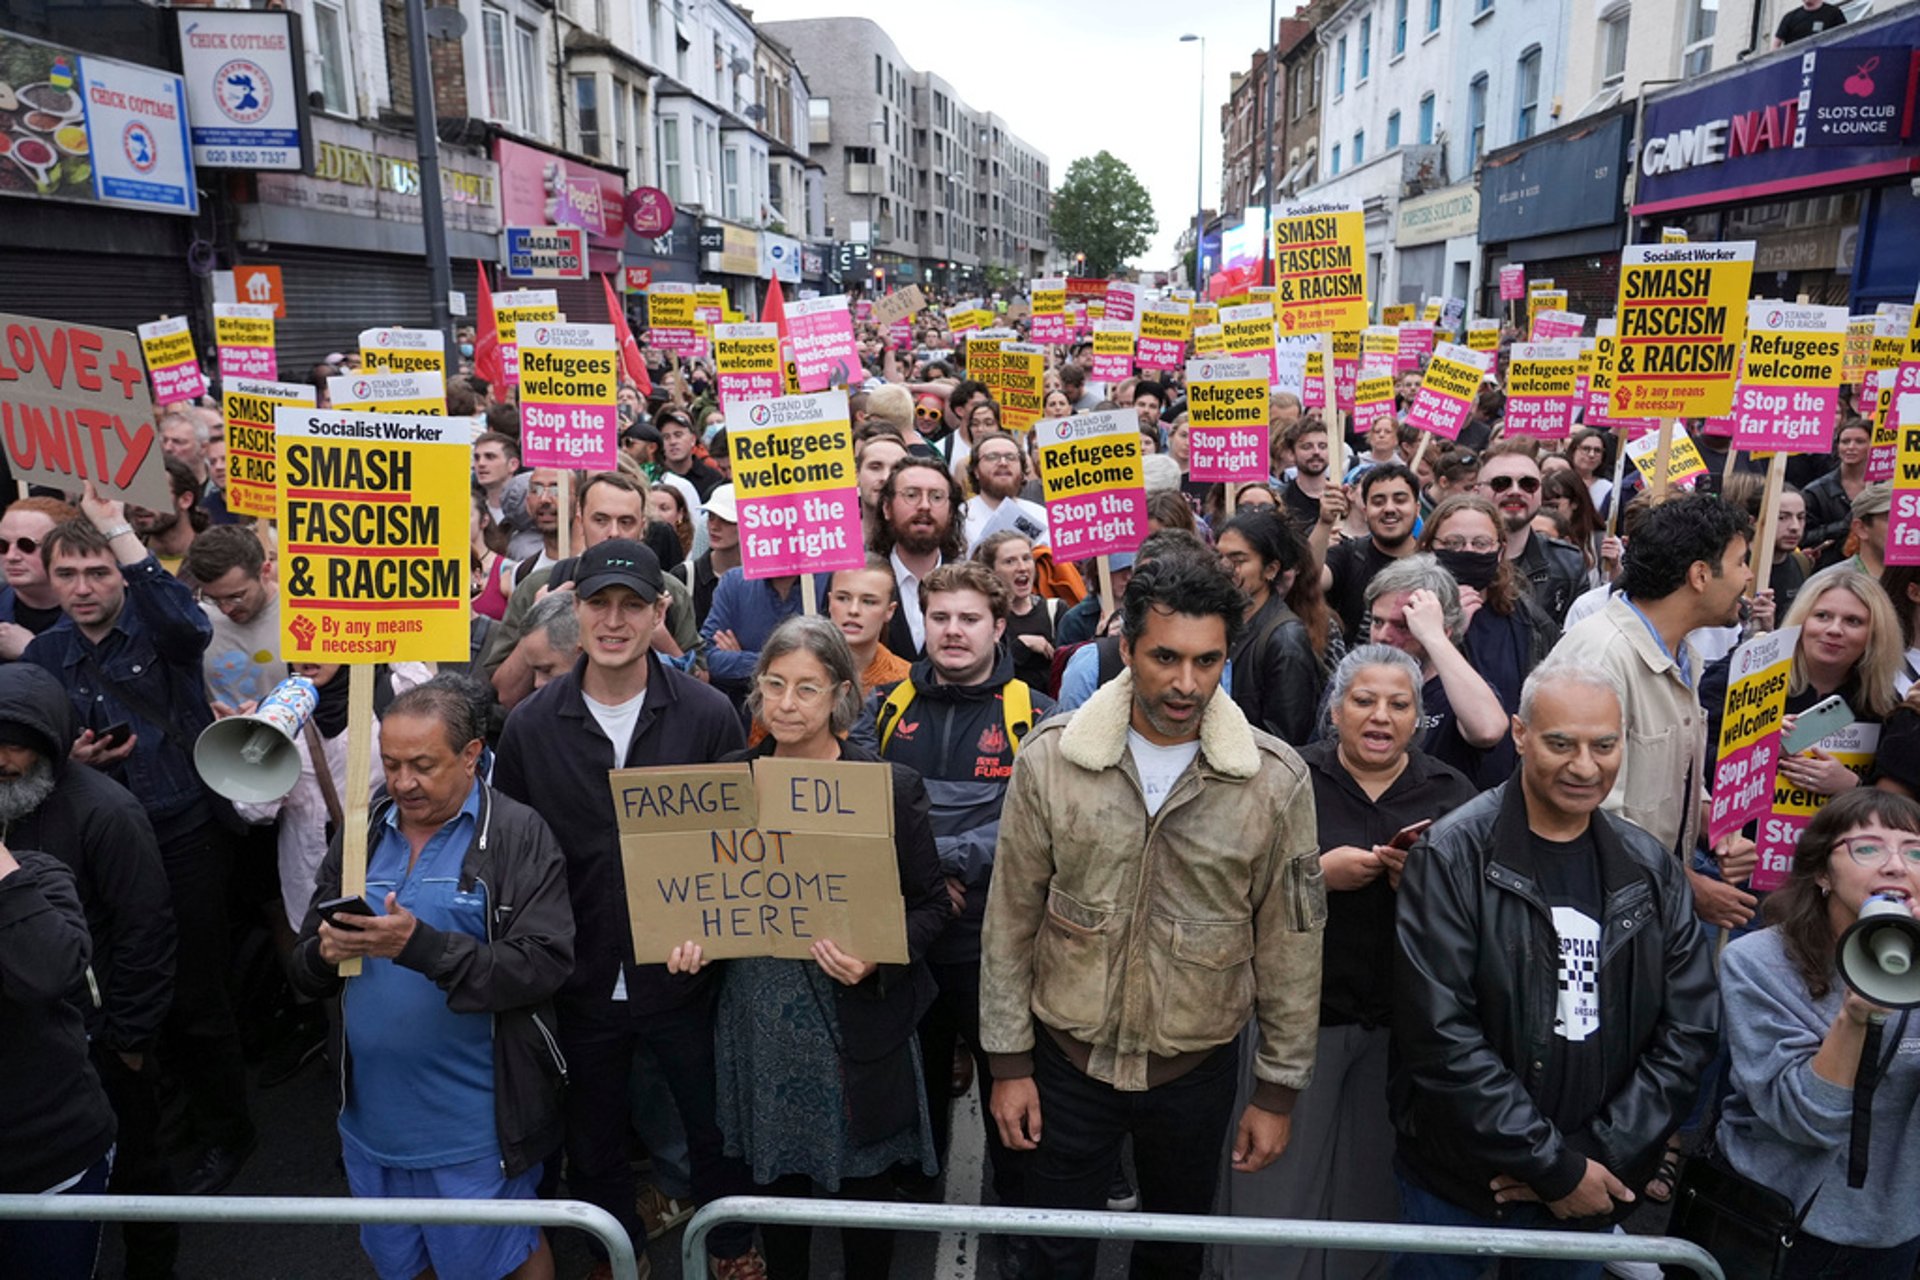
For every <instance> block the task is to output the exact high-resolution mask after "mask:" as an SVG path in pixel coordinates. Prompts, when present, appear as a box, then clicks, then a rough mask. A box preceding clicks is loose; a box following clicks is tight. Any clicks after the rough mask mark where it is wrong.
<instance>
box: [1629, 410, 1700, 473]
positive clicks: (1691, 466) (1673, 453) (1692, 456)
mask: <svg viewBox="0 0 1920 1280" xmlns="http://www.w3.org/2000/svg"><path fill="white" fill-rule="evenodd" d="M1627 460H1628V461H1629V462H1631V463H1633V465H1634V469H1635V470H1637V471H1639V473H1640V477H1641V479H1643V480H1645V481H1646V482H1647V484H1648V485H1649V486H1652V485H1653V483H1654V469H1655V468H1656V467H1657V466H1658V465H1659V461H1660V435H1659V433H1658V432H1654V433H1652V434H1649V435H1644V436H1638V437H1636V438H1634V439H1632V440H1629V441H1627ZM1705 474H1707V460H1706V459H1705V458H1702V457H1701V456H1700V447H1699V446H1698V445H1696V444H1694V442H1693V437H1691V436H1689V435H1688V434H1687V429H1686V428H1685V427H1683V426H1681V425H1680V424H1679V423H1677V422H1676V423H1674V424H1673V442H1672V444H1671V445H1669V446H1668V448H1667V487H1668V488H1669V489H1680V488H1691V487H1692V485H1693V482H1694V481H1695V480H1698V479H1699V478H1700V477H1701V476H1703V475H1705Z"/></svg>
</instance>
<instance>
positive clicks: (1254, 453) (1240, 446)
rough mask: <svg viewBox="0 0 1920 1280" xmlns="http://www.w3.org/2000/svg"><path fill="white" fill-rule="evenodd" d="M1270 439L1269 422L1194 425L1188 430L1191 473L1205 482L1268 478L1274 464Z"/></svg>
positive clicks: (1228, 482) (1189, 469) (1234, 481)
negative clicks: (1216, 425) (1258, 423)
mask: <svg viewBox="0 0 1920 1280" xmlns="http://www.w3.org/2000/svg"><path fill="white" fill-rule="evenodd" d="M1269 440H1270V432H1269V429H1268V428H1267V427H1265V426H1259V427H1193V428H1191V429H1189V430H1188V432H1187V444H1188V448H1189V450H1190V452H1189V455H1188V464H1189V467H1188V472H1187V474H1188V475H1189V476H1191V477H1192V478H1193V479H1195V480H1198V481H1201V482H1202V483H1207V482H1220V483H1224V484H1240V483H1243V482H1248V481H1256V480H1265V479H1266V478H1267V475H1268V473H1269V471H1270V469H1271V467H1272V460H1271V458H1270V457H1269V453H1268V442H1269Z"/></svg>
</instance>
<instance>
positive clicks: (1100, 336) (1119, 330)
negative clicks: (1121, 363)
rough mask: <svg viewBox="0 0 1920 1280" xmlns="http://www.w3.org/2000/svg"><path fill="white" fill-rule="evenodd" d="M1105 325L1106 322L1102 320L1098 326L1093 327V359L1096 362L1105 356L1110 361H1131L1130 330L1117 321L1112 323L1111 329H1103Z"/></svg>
mask: <svg viewBox="0 0 1920 1280" xmlns="http://www.w3.org/2000/svg"><path fill="white" fill-rule="evenodd" d="M1106 323H1107V322H1106V321H1104V320H1103V321H1101V322H1100V324H1097V325H1095V326H1094V329H1093V358H1094V359H1096V360H1098V359H1099V358H1100V357H1102V356H1107V357H1109V358H1112V359H1124V360H1132V359H1133V330H1132V328H1130V327H1129V326H1126V325H1124V324H1122V323H1121V322H1120V321H1118V320H1116V321H1114V322H1113V325H1114V327H1113V328H1105V327H1103V326H1104V325H1106Z"/></svg>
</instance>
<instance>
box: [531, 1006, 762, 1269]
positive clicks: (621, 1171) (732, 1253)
mask: <svg viewBox="0 0 1920 1280" xmlns="http://www.w3.org/2000/svg"><path fill="white" fill-rule="evenodd" d="M713 1006H714V1002H713V996H712V994H711V993H709V994H707V995H703V996H701V997H699V998H697V999H695V1000H693V1001H691V1002H689V1003H687V1004H684V1005H681V1006H679V1007H678V1008H674V1009H666V1010H661V1011H658V1012H653V1013H644V1014H635V1013H632V1012H630V1011H629V1010H628V1008H627V1006H626V1005H625V1004H624V1003H616V1002H612V1001H598V1002H593V1003H583V1004H578V1005H576V1004H572V1003H569V1004H563V1005H561V1006H560V1008H559V1015H560V1028H559V1035H560V1049H561V1052H563V1053H564V1054H566V1057H567V1094H566V1118H567V1187H568V1190H569V1191H570V1192H571V1193H572V1194H573V1195H574V1196H575V1197H576V1198H578V1199H581V1200H585V1201H586V1202H587V1203H588V1204H592V1205H598V1206H599V1207H600V1208H602V1209H605V1210H606V1211H607V1212H608V1213H610V1214H612V1215H613V1216H614V1217H615V1218H617V1219H618V1220H619V1222H620V1225H621V1226H623V1227H625V1228H626V1229H627V1234H628V1236H630V1237H631V1238H632V1240H633V1242H634V1246H635V1248H637V1249H645V1248H646V1244H647V1233H646V1230H645V1229H644V1228H643V1227H642V1226H641V1225H640V1218H639V1215H638V1214H637V1213H636V1212H635V1211H634V1205H633V1197H634V1193H635V1191H636V1189H637V1188H636V1185H635V1180H634V1176H633V1164H632V1151H633V1138H632V1126H631V1125H630V1124H629V1123H628V1121H627V1116H628V1115H629V1113H630V1110H631V1106H632V1096H633V1095H632V1089H631V1077H632V1073H633V1051H634V1046H635V1045H636V1044H637V1043H642V1044H645V1045H646V1046H647V1047H648V1048H649V1049H651V1050H652V1051H653V1055H654V1058H655V1059H656V1060H657V1061H658V1062H659V1064H660V1071H661V1074H662V1075H663V1077H664V1078H665V1080H666V1085H667V1088H668V1090H669V1091H670V1092H671V1093H672V1094H673V1102H674V1106H675V1108H676V1109H678V1111H679V1112H680V1123H681V1125H682V1126H683V1127H684V1128H685V1129H686V1133H687V1156H688V1163H689V1164H691V1166H692V1168H693V1198H694V1199H695V1200H696V1201H698V1202H699V1203H701V1204H706V1203H707V1202H708V1201H711V1200H718V1199H719V1198H721V1197H722V1196H730V1195H750V1194H752V1192H753V1177H752V1175H751V1174H750V1173H749V1172H748V1171H747V1167H746V1165H745V1163H744V1162H742V1161H740V1160H737V1159H733V1158H730V1157H729V1156H728V1155H727V1154H726V1151H725V1150H724V1147H723V1145H722V1142H721V1137H720V1125H719V1122H718V1121H717V1120H716V1119H715V1113H714V1108H715V1099H716V1093H715V1089H716V1085H715V1080H716V1078H717V1073H716V1071H715V1067H714V1056H713ZM752 1241H753V1231H752V1228H751V1227H746V1226H738V1225H732V1226H725V1227H720V1228H716V1229H715V1230H714V1232H713V1234H712V1235H711V1236H709V1237H708V1252H710V1253H711V1254H712V1255H713V1256H714V1257H716V1258H733V1257H738V1256H739V1255H740V1254H743V1253H745V1252H746V1251H747V1248H748V1246H749V1245H750V1244H751V1243H752ZM596 1248H597V1246H596Z"/></svg>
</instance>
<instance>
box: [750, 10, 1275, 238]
mask: <svg viewBox="0 0 1920 1280" xmlns="http://www.w3.org/2000/svg"><path fill="white" fill-rule="evenodd" d="M746 2H747V4H748V5H749V7H750V8H751V9H752V10H753V14H754V17H755V18H756V19H759V20H762V21H769V22H774V21H784V20H787V19H792V18H827V17H863V18H871V19H872V20H873V21H875V22H877V23H879V24H880V26H881V27H882V28H884V29H885V30H886V32H887V34H888V36H890V37H891V38H892V39H893V42H894V44H895V45H896V46H897V47H898V48H899V50H900V53H901V56H902V57H904V58H905V59H906V60H907V62H908V64H909V65H911V66H912V67H913V69H914V70H915V71H931V72H934V73H935V74H937V75H939V76H940V77H941V78H942V79H944V80H946V81H947V82H948V83H949V84H951V85H953V87H954V88H955V89H956V90H957V91H958V92H959V94H960V96H961V97H962V98H963V99H964V100H965V101H966V103H967V105H968V106H970V107H972V108H974V109H975V110H976V111H992V112H995V113H996V114H998V115H999V116H1000V117H1001V118H1002V119H1004V120H1005V121H1006V122H1007V125H1008V127H1009V128H1011V129H1012V130H1013V131H1014V133H1016V134H1018V135H1019V136H1020V137H1021V138H1023V139H1025V140H1026V141H1027V142H1029V143H1031V144H1032V145H1034V146H1035V147H1038V148H1039V149H1040V150H1041V151H1042V152H1044V153H1045V154H1046V157H1047V163H1048V173H1049V178H1050V180H1051V182H1052V184H1053V185H1054V186H1055V187H1056V188H1057V187H1058V186H1059V185H1060V182H1061V180H1062V179H1063V178H1064V177H1065V176H1066V171H1067V165H1068V164H1069V163H1071V162H1072V161H1073V160H1075V159H1077V158H1078V157H1080V156H1088V155H1092V154H1093V153H1094V152H1096V151H1101V150H1106V151H1111V152H1112V153H1113V154H1114V155H1116V156H1118V157H1120V159H1122V160H1124V161H1126V162H1127V164H1129V165H1131V166H1132V167H1133V171H1134V173H1135V174H1137V175H1138V176H1139V178H1140V181H1141V182H1143V183H1144V184H1146V188H1147V190H1148V192H1149V193H1150V194H1151V195H1152V196H1153V208H1154V213H1155V215H1156V216H1157V217H1158V218H1159V221H1160V229H1159V232H1158V233H1157V234H1156V235H1155V236H1154V237H1153V239H1152V241H1151V243H1150V244H1149V246H1148V248H1147V252H1146V254H1145V255H1144V256H1143V257H1142V258H1141V259H1139V260H1138V261H1137V262H1136V263H1135V265H1136V266H1139V267H1142V268H1144V269H1146V270H1152V271H1159V270H1165V269H1167V268H1168V267H1170V266H1171V265H1172V264H1173V243H1174V241H1175V239H1177V238H1178V237H1179V235H1180V231H1181V229H1182V228H1183V227H1187V226H1191V225H1192V224H1193V211H1194V182H1195V179H1196V176H1197V175H1196V172H1195V165H1194V156H1193V148H1194V143H1195V139H1196V135H1197V134H1198V133H1199V132H1200V121H1199V119H1198V115H1199V110H1200V103H1199V89H1200V55H1199V53H1198V51H1197V46H1196V45H1194V44H1191V43H1189V44H1181V43H1180V36H1181V35H1182V34H1183V33H1186V32H1189V31H1190V32H1193V33H1194V34H1196V35H1201V36H1204V37H1206V60H1207V61H1206V129H1205V140H1206V149H1205V153H1204V162H1205V169H1206V181H1205V185H1204V187H1203V192H1204V195H1205V197H1206V205H1207V207H1208V208H1209V209H1211V208H1213V207H1214V206H1215V205H1217V204H1218V203H1219V200H1220V104H1221V103H1223V102H1224V101H1226V97H1227V86H1228V77H1229V75H1230V74H1231V73H1232V72H1233V71H1235V70H1245V69H1246V67H1247V65H1248V64H1249V62H1250V61H1251V59H1252V57H1253V51H1254V50H1255V49H1257V48H1258V47H1259V46H1260V43H1261V28H1262V27H1264V26H1265V25H1266V17H1267V6H1266V5H1264V4H1261V3H1259V0H1231V2H1229V0H1199V3H1197V4H1191V5H1186V6H1181V5H1171V4H1167V3H1165V0H1152V2H1151V3H1150V2H1149V0H1104V3H1102V4H1100V5H1098V6H1096V5H1093V4H1090V3H1083V4H1064V3H1060V2H1059V0H1038V2H1036V0H965V2H964V3H961V2H958V0H946V2H945V3H932V4H928V3H916V4H900V3H898V2H897V0H895V2H894V3H880V0H758V3H756V2H755V0H746ZM1293 8H1294V5H1293V3H1292V0H1281V5H1280V12H1281V13H1282V14H1283V15H1284V14H1288V13H1291V12H1292V11H1293ZM1183 22H1185V23H1194V24H1197V25H1191V26H1182V25H1180V24H1181V23H1183Z"/></svg>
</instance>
